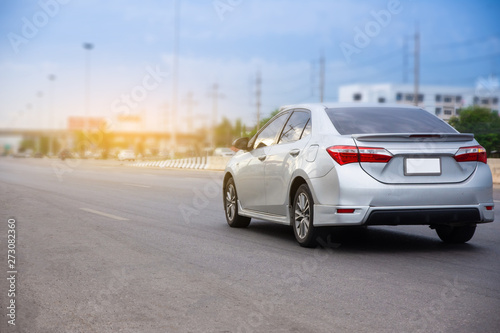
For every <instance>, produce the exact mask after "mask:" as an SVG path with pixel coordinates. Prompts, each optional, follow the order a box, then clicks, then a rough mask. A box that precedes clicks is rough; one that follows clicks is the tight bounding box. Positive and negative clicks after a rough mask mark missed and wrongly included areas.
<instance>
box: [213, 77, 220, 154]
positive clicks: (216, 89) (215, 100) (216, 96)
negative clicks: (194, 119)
mask: <svg viewBox="0 0 500 333" xmlns="http://www.w3.org/2000/svg"><path fill="white" fill-rule="evenodd" d="M210 95H211V97H212V130H211V131H210V146H211V147H210V148H215V127H216V126H217V107H218V99H219V97H222V96H221V95H220V94H219V85H218V84H217V83H214V84H213V86H212V92H211V93H210Z"/></svg>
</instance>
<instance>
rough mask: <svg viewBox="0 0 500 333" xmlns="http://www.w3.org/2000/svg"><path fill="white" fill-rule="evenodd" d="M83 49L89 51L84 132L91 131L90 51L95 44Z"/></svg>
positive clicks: (86, 66)
mask: <svg viewBox="0 0 500 333" xmlns="http://www.w3.org/2000/svg"><path fill="white" fill-rule="evenodd" d="M83 48H84V49H85V50H87V51H88V52H87V57H86V58H87V59H86V61H85V121H84V125H83V127H84V128H83V129H84V131H89V130H90V128H89V116H90V115H89V109H90V51H91V50H92V49H93V48H94V44H91V43H84V44H83Z"/></svg>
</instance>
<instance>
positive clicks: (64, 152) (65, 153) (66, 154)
mask: <svg viewBox="0 0 500 333" xmlns="http://www.w3.org/2000/svg"><path fill="white" fill-rule="evenodd" d="M59 158H60V159H61V160H63V161H64V160H65V159H67V158H73V153H72V152H71V151H69V150H68V149H63V150H61V151H60V152H59Z"/></svg>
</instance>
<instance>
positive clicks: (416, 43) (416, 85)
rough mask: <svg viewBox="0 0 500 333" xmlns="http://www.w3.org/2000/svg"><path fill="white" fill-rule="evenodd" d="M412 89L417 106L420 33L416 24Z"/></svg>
mask: <svg viewBox="0 0 500 333" xmlns="http://www.w3.org/2000/svg"><path fill="white" fill-rule="evenodd" d="M414 62H415V63H414V70H415V73H414V91H413V101H414V104H415V105H416V106H418V85H419V79H420V77H419V75H420V35H419V32H418V25H417V27H416V30H415V59H414Z"/></svg>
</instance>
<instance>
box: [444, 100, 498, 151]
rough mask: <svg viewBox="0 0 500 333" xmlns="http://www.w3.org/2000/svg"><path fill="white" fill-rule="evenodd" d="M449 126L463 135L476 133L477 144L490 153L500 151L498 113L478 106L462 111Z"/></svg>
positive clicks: (451, 120)
mask: <svg viewBox="0 0 500 333" xmlns="http://www.w3.org/2000/svg"><path fill="white" fill-rule="evenodd" d="M449 124H450V125H451V126H453V127H454V128H455V129H456V130H457V131H459V132H461V133H474V137H475V138H476V140H477V142H479V144H480V145H481V146H483V147H484V148H486V151H487V152H488V155H490V154H491V152H492V151H495V150H496V151H498V150H500V117H499V116H498V113H496V112H493V111H491V110H490V109H488V108H483V107H480V106H477V105H473V106H469V107H467V108H465V109H462V110H461V111H460V115H459V116H458V117H452V118H451V119H450V121H449Z"/></svg>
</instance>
